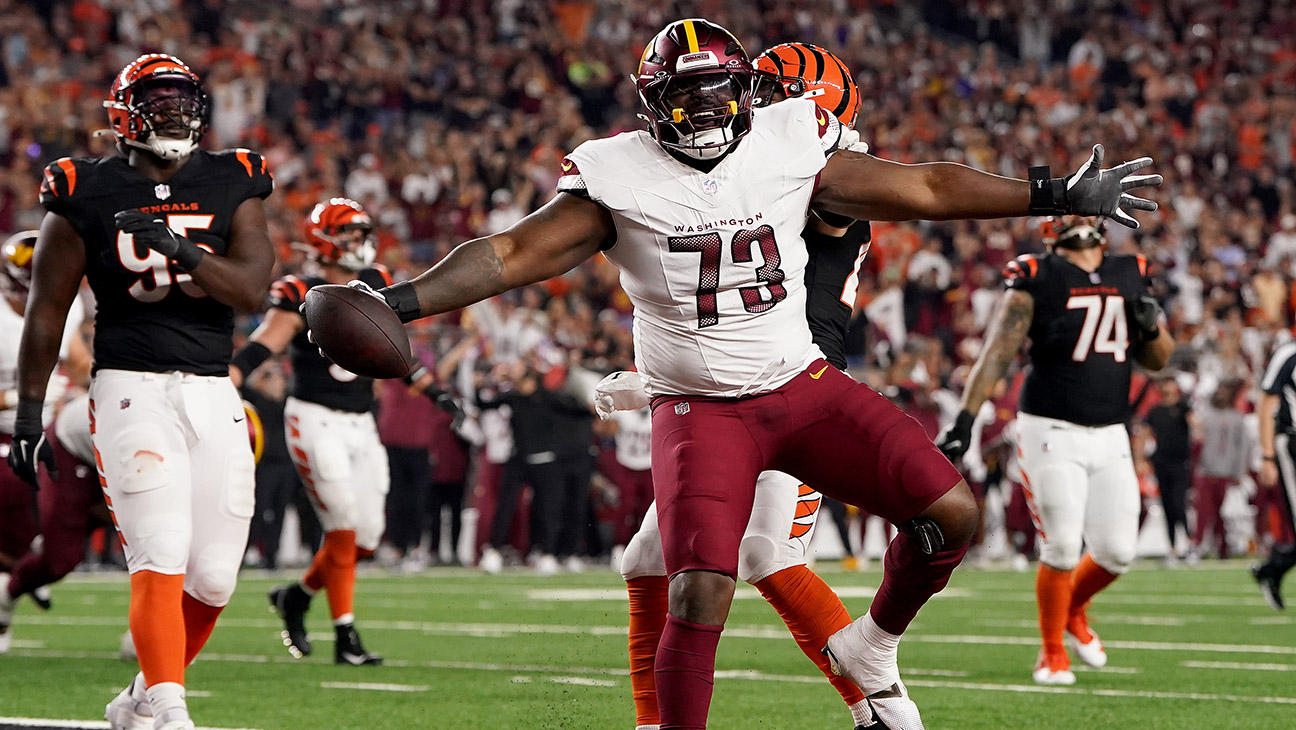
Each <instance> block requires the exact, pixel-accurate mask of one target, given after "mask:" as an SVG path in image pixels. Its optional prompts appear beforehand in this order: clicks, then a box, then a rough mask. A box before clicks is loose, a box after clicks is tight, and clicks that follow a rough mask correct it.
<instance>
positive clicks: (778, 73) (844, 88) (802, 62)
mask: <svg viewBox="0 0 1296 730" xmlns="http://www.w3.org/2000/svg"><path fill="white" fill-rule="evenodd" d="M754 65H755V66H756V72H757V73H758V74H760V75H761V83H760V84H759V88H760V92H759V93H758V94H757V96H758V97H759V98H760V99H761V100H762V102H763V103H766V104H768V103H769V101H770V100H769V98H768V97H769V95H770V93H771V92H772V91H774V90H775V88H777V87H776V85H777V86H781V87H782V89H783V93H784V94H785V95H786V96H788V97H800V98H803V99H813V100H814V102H815V103H816V104H818V105H819V106H820V107H821V108H823V110H824V111H826V112H830V113H831V114H832V115H833V116H835V117H837V120H838V121H840V122H841V123H842V124H843V125H845V126H846V127H848V128H854V126H855V115H856V114H857V113H858V112H859V103H860V93H859V88H858V87H856V86H855V80H854V79H852V78H851V74H850V71H849V70H847V68H846V64H845V63H843V62H842V60H841V59H840V58H838V57H837V56H835V55H833V53H832V52H831V51H827V50H824V49H822V48H820V47H819V46H814V45H810V44H809V43H784V44H782V45H778V46H774V47H773V48H771V49H769V50H767V51H765V52H764V53H762V54H761V55H759V56H757V57H756V60H755V62H754Z"/></svg>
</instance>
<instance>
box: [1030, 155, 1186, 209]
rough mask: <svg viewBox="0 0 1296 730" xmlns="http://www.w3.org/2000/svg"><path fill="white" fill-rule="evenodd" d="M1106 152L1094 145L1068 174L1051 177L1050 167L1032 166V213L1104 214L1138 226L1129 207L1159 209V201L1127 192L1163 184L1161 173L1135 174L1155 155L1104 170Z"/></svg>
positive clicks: (1148, 164)
mask: <svg viewBox="0 0 1296 730" xmlns="http://www.w3.org/2000/svg"><path fill="white" fill-rule="evenodd" d="M1103 154H1104V150H1103V146H1102V145H1100V144H1096V145H1094V147H1093V154H1092V155H1090V157H1089V159H1088V160H1086V161H1085V163H1084V164H1083V165H1081V166H1080V169H1079V170H1076V172H1075V173H1074V174H1072V175H1070V176H1068V177H1055V178H1049V177H1048V174H1049V173H1048V168H1047V167H1044V166H1041V167H1032V168H1031V171H1030V179H1031V194H1030V197H1031V199H1030V213H1031V215H1043V216H1048V215H1067V214H1071V215H1092V216H1099V215H1102V216H1107V217H1109V218H1112V219H1113V220H1115V221H1116V222H1117V223H1120V224H1121V225H1123V226H1126V227H1128V228H1138V227H1139V223H1138V221H1137V220H1135V219H1134V218H1133V216H1131V215H1130V214H1129V213H1127V212H1126V209H1127V208H1129V209H1134V210H1156V209H1157V204H1156V203H1154V202H1152V201H1151V200H1146V199H1144V198H1138V197H1135V196H1133V195H1128V194H1127V193H1128V191H1130V190H1133V189H1135V188H1143V187H1148V186H1156V185H1160V184H1161V176H1160V175H1133V174H1131V173H1134V172H1138V171H1139V170H1142V169H1143V168H1145V167H1149V166H1151V164H1152V158H1151V157H1140V158H1139V159H1137V160H1132V161H1130V162H1126V163H1123V164H1120V165H1117V166H1116V167H1113V168H1111V169H1110V170H1104V169H1102V165H1103Z"/></svg>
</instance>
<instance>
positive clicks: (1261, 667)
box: [1179, 662, 1296, 672]
mask: <svg viewBox="0 0 1296 730" xmlns="http://www.w3.org/2000/svg"><path fill="white" fill-rule="evenodd" d="M1179 666H1181V667H1188V668H1189V669H1240V670H1243V671H1246V672H1296V664H1253V663H1251V662H1179Z"/></svg>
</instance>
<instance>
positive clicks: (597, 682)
mask: <svg viewBox="0 0 1296 730" xmlns="http://www.w3.org/2000/svg"><path fill="white" fill-rule="evenodd" d="M549 681H550V682H553V683H554V684H574V685H576V686H578V687H615V686H617V683H616V682H615V681H613V680H611V679H594V678H592V677H550V678H549Z"/></svg>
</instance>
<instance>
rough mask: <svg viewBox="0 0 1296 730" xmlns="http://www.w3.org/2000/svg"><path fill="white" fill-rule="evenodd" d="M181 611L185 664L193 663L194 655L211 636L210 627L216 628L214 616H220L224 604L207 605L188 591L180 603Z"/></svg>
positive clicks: (196, 654)
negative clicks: (183, 628) (182, 615)
mask: <svg viewBox="0 0 1296 730" xmlns="http://www.w3.org/2000/svg"><path fill="white" fill-rule="evenodd" d="M180 609H181V612H182V613H183V614H184V625H185V666H186V667H187V666H189V665H190V664H193V660H194V657H196V656H198V652H200V651H202V648H203V647H204V646H206V644H207V639H209V638H211V633H212V629H214V628H216V618H217V617H218V616H220V614H221V611H223V610H224V609H225V607H224V606H208V605H207V604H205V603H203V602H202V601H200V600H198V599H197V598H194V597H193V596H191V595H189V594H188V593H185V594H184V598H182V599H181V603H180Z"/></svg>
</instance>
